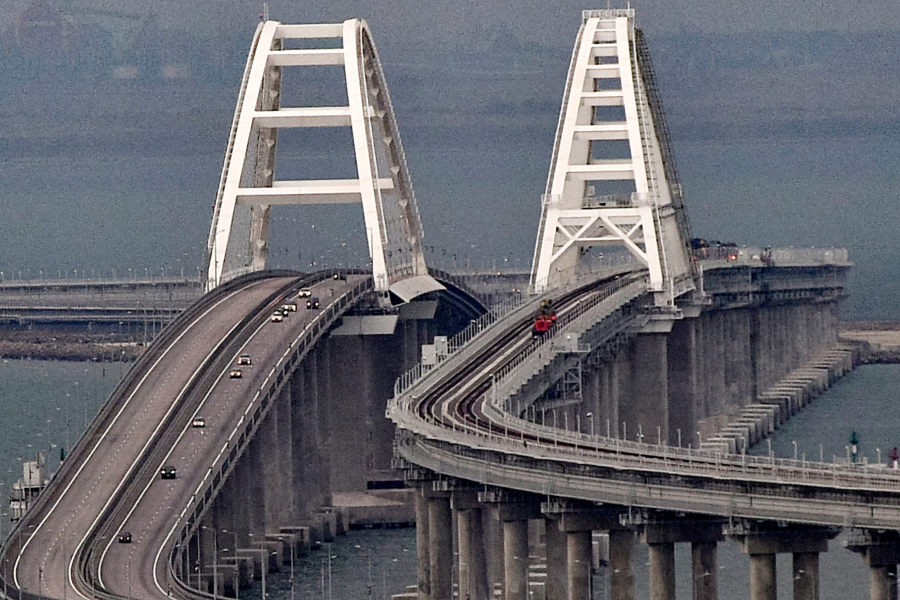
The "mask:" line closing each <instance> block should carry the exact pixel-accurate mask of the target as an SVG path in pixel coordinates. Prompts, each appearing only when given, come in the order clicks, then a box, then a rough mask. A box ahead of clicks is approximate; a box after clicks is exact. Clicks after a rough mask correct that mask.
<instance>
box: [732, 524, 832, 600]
mask: <svg viewBox="0 0 900 600" xmlns="http://www.w3.org/2000/svg"><path fill="white" fill-rule="evenodd" d="M837 532H838V530H837V529H835V528H831V527H815V526H804V525H791V526H788V527H776V526H775V525H774V524H771V523H753V522H750V523H741V524H738V525H735V526H734V527H732V531H731V532H730V533H729V536H730V537H731V538H733V539H735V540H736V541H737V542H739V543H740V544H741V546H742V550H743V551H744V552H745V553H747V554H749V555H750V598H751V600H775V599H776V576H775V556H776V554H778V553H788V552H789V553H791V554H793V559H794V598H795V599H797V600H818V598H819V589H820V585H819V553H820V552H827V551H828V540H829V539H831V538H833V537H835V536H836V535H837Z"/></svg>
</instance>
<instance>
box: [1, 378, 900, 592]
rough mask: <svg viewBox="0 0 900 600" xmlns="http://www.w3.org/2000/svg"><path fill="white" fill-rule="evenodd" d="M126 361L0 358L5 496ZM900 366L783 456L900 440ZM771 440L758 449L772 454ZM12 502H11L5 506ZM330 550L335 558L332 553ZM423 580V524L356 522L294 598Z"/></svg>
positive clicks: (845, 574) (784, 570)
mask: <svg viewBox="0 0 900 600" xmlns="http://www.w3.org/2000/svg"><path fill="white" fill-rule="evenodd" d="M127 366H128V365H123V364H115V363H105V364H96V363H74V362H45V361H12V360H3V361H0V415H2V417H0V484H2V485H0V490H2V494H3V496H4V497H5V496H6V494H7V491H8V489H9V486H10V485H11V484H12V482H13V481H14V480H15V479H16V478H17V477H19V476H20V471H21V466H20V463H21V461H22V460H23V459H25V458H26V457H31V456H33V455H34V453H35V452H37V451H38V450H45V451H46V452H47V454H48V463H49V464H50V466H52V467H55V466H56V465H57V464H58V459H59V449H60V448H61V447H66V448H68V447H70V446H71V445H72V444H74V443H75V440H76V439H77V436H78V434H80V433H81V431H83V429H84V426H85V423H86V422H87V420H88V419H90V418H91V417H92V416H93V414H94V413H95V412H96V410H97V409H98V408H99V407H100V405H101V404H102V403H103V401H104V400H105V398H106V397H107V396H108V394H109V393H110V392H111V391H112V389H113V388H114V387H115V384H116V382H117V381H118V379H119V378H120V377H121V376H122V374H123V373H124V370H125V368H126V367H127ZM898 382H900V365H878V366H867V367H861V368H860V369H858V370H857V371H855V372H854V373H852V374H851V375H849V376H848V377H846V378H845V379H843V380H842V381H840V382H838V384H837V385H835V386H834V387H833V388H832V389H831V390H830V391H829V392H828V393H827V394H825V395H824V396H822V397H821V398H819V399H817V400H816V401H815V402H814V403H813V404H812V405H810V406H809V407H808V408H807V409H806V410H805V411H804V413H803V414H802V416H801V417H799V418H796V419H794V420H793V421H791V422H789V423H788V424H787V425H785V426H784V427H782V429H780V430H779V431H778V432H776V434H775V435H774V436H773V437H772V438H771V439H772V449H773V451H774V452H775V453H776V455H778V456H781V457H792V456H793V453H794V442H795V441H796V443H797V452H798V455H803V454H805V455H806V457H807V458H808V459H810V460H818V457H819V455H820V453H821V454H822V455H823V456H824V457H825V459H826V460H831V458H832V457H833V456H835V455H837V456H844V455H845V446H846V444H847V442H848V440H849V438H850V433H851V432H852V431H856V432H857V434H858V435H859V437H860V452H861V454H863V455H867V456H868V457H869V458H870V460H872V461H874V460H877V456H878V451H879V450H880V451H881V452H882V454H883V455H886V452H887V449H889V448H891V447H893V446H900V412H898V411H897V406H898V405H900V402H898V401H900V386H898V385H897V384H898ZM767 451H768V447H767V444H766V443H763V444H761V445H760V447H758V448H756V449H755V452H756V453H760V454H765V453H766V452H767ZM5 509H6V504H5V502H4V504H3V510H4V511H5ZM8 530H9V524H8V522H5V521H4V523H3V530H2V532H3V533H5V532H7V531H8ZM841 541H842V537H839V538H838V539H836V540H834V541H832V542H831V544H830V551H829V552H828V553H827V554H825V555H823V556H822V557H821V561H822V563H821V583H822V593H821V598H822V600H855V599H859V600H864V599H866V598H868V573H867V570H866V568H865V567H864V565H863V563H862V560H861V559H860V558H859V557H858V556H857V555H855V554H853V553H851V552H849V551H848V550H846V549H844V548H843V547H842V545H841ZM329 556H330V557H331V558H330V560H329ZM634 560H635V565H634V566H635V575H636V577H635V579H636V588H637V589H636V597H637V598H647V597H648V596H649V590H648V587H647V581H648V578H647V553H646V551H645V550H644V548H643V547H642V546H640V545H638V546H637V552H636V553H635V559H634ZM790 560H791V559H790V556H788V555H784V556H779V559H778V579H779V592H780V594H779V595H780V597H782V598H790V597H791V593H792V592H791V590H792V584H791V562H790ZM676 568H677V571H678V586H677V593H678V598H689V597H690V596H691V591H690V589H691V588H690V585H691V582H690V547H689V546H688V545H687V544H679V545H678V547H677V548H676ZM719 571H720V572H719V590H720V592H719V597H720V598H723V599H732V598H733V599H738V598H749V580H750V578H749V559H748V558H747V556H746V555H743V554H741V553H740V550H739V548H738V546H737V545H736V544H734V543H731V542H725V543H723V544H720V546H719ZM606 575H607V574H606V572H605V570H603V569H601V571H600V572H599V573H598V574H597V577H596V578H595V595H594V597H595V598H597V599H605V598H607V594H606V591H607V580H606ZM413 583H415V530H414V529H390V530H371V531H355V532H351V533H350V534H349V535H347V536H344V537H341V538H339V539H338V540H336V541H335V543H334V544H332V545H331V546H330V547H329V548H325V549H322V550H320V551H317V552H314V553H312V554H311V555H310V557H309V558H307V559H305V560H302V561H298V562H297V564H295V566H294V585H293V598H296V599H308V600H315V599H317V598H319V599H322V600H332V599H335V600H368V599H369V598H373V599H379V598H383V599H384V598H389V597H390V595H391V594H394V593H398V592H400V591H402V590H403V588H404V587H405V586H406V585H409V584H413ZM267 586H268V591H269V594H268V595H269V597H270V598H271V599H272V600H291V598H292V594H291V589H292V586H291V579H290V577H289V569H285V572H283V573H280V574H272V575H271V576H269V578H268V580H267ZM260 592H261V589H260V585H259V584H257V585H255V586H252V587H250V588H247V589H245V590H242V593H241V597H242V598H245V599H249V598H257V597H259V596H260Z"/></svg>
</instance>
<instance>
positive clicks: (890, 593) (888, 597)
mask: <svg viewBox="0 0 900 600" xmlns="http://www.w3.org/2000/svg"><path fill="white" fill-rule="evenodd" d="M869 573H870V575H871V579H870V584H869V598H870V600H897V565H885V566H880V567H869Z"/></svg>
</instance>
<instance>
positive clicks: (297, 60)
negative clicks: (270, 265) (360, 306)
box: [206, 19, 441, 296]
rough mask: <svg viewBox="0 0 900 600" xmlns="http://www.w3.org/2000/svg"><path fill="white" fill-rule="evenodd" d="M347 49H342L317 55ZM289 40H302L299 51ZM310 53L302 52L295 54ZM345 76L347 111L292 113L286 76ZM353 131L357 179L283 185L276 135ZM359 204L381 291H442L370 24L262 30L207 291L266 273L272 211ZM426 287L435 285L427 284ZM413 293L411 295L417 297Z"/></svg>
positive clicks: (244, 92) (295, 109)
mask: <svg viewBox="0 0 900 600" xmlns="http://www.w3.org/2000/svg"><path fill="white" fill-rule="evenodd" d="M335 38H336V39H340V40H341V41H342V46H341V47H340V48H333V47H324V48H310V47H309V46H312V45H326V46H327V45H328V44H334V42H333V41H332V42H321V41H320V40H326V39H335ZM290 40H303V41H302V42H291V41H290ZM297 45H299V46H302V48H301V49H293V48H288V47H287V46H297ZM329 65H331V66H343V68H344V74H345V76H346V85H347V105H346V106H286V105H285V102H286V101H287V100H288V99H283V98H282V96H281V82H282V71H283V70H284V69H285V68H303V67H322V66H329ZM314 127H350V128H351V132H352V138H353V152H354V156H355V159H356V168H357V178H356V179H304V180H277V179H276V178H275V150H276V146H277V132H278V130H279V129H286V128H314ZM357 202H358V203H361V204H362V207H363V215H364V218H365V225H366V231H367V237H368V244H369V253H370V256H371V259H372V270H373V275H374V278H375V289H376V290H377V291H379V292H382V293H383V294H384V293H386V292H387V290H389V289H390V288H391V286H392V285H395V284H397V283H399V282H401V281H403V280H407V279H410V278H414V280H415V284H414V285H411V284H407V285H406V287H405V288H404V292H405V293H404V295H405V296H408V295H410V293H412V295H418V294H421V293H424V292H426V291H431V290H433V289H440V288H441V286H440V285H439V284H436V282H434V281H433V280H431V278H430V277H428V274H427V269H426V265H425V257H424V254H423V252H422V226H421V222H420V219H419V212H418V208H417V207H416V201H415V197H414V195H413V190H412V185H411V182H410V177H409V173H408V171H407V167H406V158H405V156H404V153H403V149H402V147H401V145H400V137H399V134H398V131H397V124H396V121H395V119H394V113H393V108H392V106H391V101H390V97H389V95H388V90H387V85H386V84H385V81H384V76H383V74H382V70H381V63H380V62H379V59H378V54H377V52H376V50H375V44H374V42H373V41H372V36H371V33H370V32H369V28H368V26H367V25H366V23H365V21H361V20H358V19H351V20H348V21H345V22H344V23H337V24H316V25H285V24H282V23H279V22H277V21H266V22H264V23H260V25H259V27H258V28H257V31H256V35H255V37H254V40H253V44H252V47H251V51H250V55H249V58H248V60H247V66H246V69H245V72H244V77H243V81H242V84H241V92H240V97H239V99H238V104H237V109H236V111H235V116H234V121H233V123H232V131H231V136H230V139H229V142H228V149H227V151H226V156H225V164H224V167H223V170H222V177H221V180H220V184H219V191H218V195H217V198H216V205H215V212H214V213H213V220H212V226H211V228H210V233H209V241H208V245H207V253H208V263H207V266H206V273H207V280H206V288H207V289H212V288H214V287H216V286H217V285H219V284H221V283H223V282H224V281H227V280H229V279H232V278H234V277H236V276H238V275H240V274H242V273H246V272H249V271H258V270H261V269H264V268H265V265H266V254H267V245H268V222H269V211H270V207H271V206H272V205H278V204H340V203H357ZM423 280H427V281H423ZM410 287H413V288H415V289H413V290H412V292H410V290H409V289H407V288H410Z"/></svg>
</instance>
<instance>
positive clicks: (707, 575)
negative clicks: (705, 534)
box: [691, 542, 718, 600]
mask: <svg viewBox="0 0 900 600" xmlns="http://www.w3.org/2000/svg"><path fill="white" fill-rule="evenodd" d="M716 546H717V544H716V543H715V542H693V543H692V544H691V580H692V582H693V590H694V595H693V600H716V598H717V597H718V586H717V575H716V574H717V573H718V566H717V564H716V563H717V561H716Z"/></svg>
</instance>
